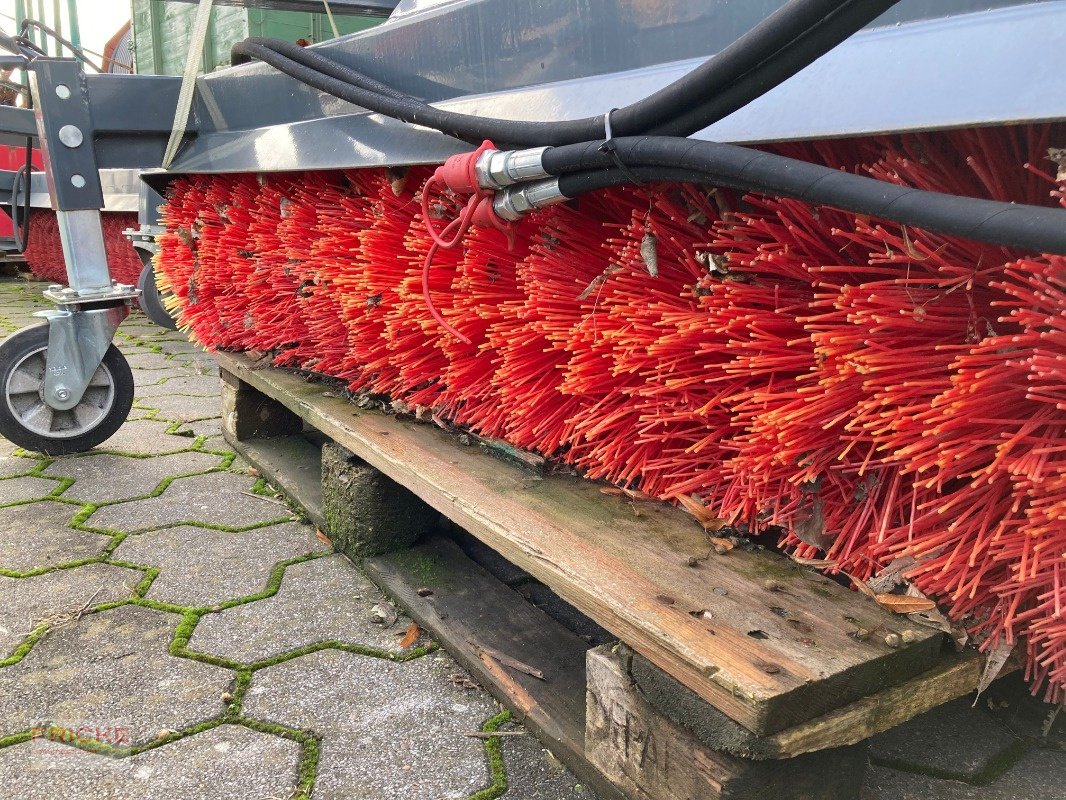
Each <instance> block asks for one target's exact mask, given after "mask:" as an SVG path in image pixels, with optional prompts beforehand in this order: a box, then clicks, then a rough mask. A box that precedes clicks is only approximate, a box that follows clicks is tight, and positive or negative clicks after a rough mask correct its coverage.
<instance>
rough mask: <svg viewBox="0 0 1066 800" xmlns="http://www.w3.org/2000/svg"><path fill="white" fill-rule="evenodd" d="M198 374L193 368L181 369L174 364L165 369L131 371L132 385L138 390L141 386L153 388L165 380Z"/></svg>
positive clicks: (181, 367) (178, 365)
mask: <svg viewBox="0 0 1066 800" xmlns="http://www.w3.org/2000/svg"><path fill="white" fill-rule="evenodd" d="M198 374H200V373H199V372H197V371H196V369H194V368H193V367H183V366H182V365H181V364H174V365H173V366H171V367H168V368H167V369H135V370H133V385H134V386H135V387H136V388H138V389H140V388H141V387H142V386H155V385H156V384H158V383H160V382H161V381H164V380H166V379H167V378H181V377H185V376H189V375H198Z"/></svg>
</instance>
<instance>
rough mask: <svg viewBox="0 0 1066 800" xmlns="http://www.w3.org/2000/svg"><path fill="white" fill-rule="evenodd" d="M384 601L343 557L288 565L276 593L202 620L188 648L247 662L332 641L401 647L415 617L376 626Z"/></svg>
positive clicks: (372, 586) (330, 557)
mask: <svg viewBox="0 0 1066 800" xmlns="http://www.w3.org/2000/svg"><path fill="white" fill-rule="evenodd" d="M385 602H386V601H385V600H384V599H383V597H382V596H381V593H380V592H379V591H378V589H377V588H376V587H375V586H374V585H373V584H372V583H371V582H370V581H369V579H367V578H366V576H364V575H363V574H362V573H361V572H360V571H359V570H358V569H356V568H355V567H354V566H353V565H352V563H351V562H350V561H348V559H346V558H345V557H344V556H341V555H334V556H326V557H324V558H317V559H314V560H312V561H305V562H302V563H300V564H293V565H291V566H289V567H287V568H286V570H285V576H284V578H283V579H282V582H281V588H280V589H279V590H278V593H277V594H276V595H274V596H273V597H268V598H266V599H265V600H258V601H256V602H254V603H248V604H247V605H241V606H234V607H233V608H228V609H226V610H225V611H222V612H220V613H218V614H209V615H208V616H206V617H204V618H203V619H201V620H200V624H199V625H197V626H196V630H195V632H194V633H193V635H192V639H191V640H190V642H189V648H190V649H191V650H195V651H197V652H201V653H210V654H212V655H216V656H224V657H226V658H231V659H233V660H235V661H242V662H246V663H247V662H252V661H257V660H259V659H263V658H269V657H271V656H275V655H278V654H281V653H286V652H288V651H290V650H293V649H295V648H297V647H302V646H303V645H308V644H314V643H315V642H323V641H330V640H337V641H341V642H346V643H350V644H362V645H368V646H371V647H377V648H381V649H383V650H397V649H398V646H399V637H398V636H397V635H396V634H400V635H401V636H402V634H403V633H404V631H406V630H407V626H408V625H410V620H408V619H407V618H406V617H404V616H403V615H400V616H398V617H397V619H396V621H395V622H394V623H393V624H392V625H391V626H389V627H388V628H385V627H384V626H383V625H375V624H373V623H372V622H371V610H372V609H373V607H374V605H376V604H379V603H385Z"/></svg>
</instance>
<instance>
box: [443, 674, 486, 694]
mask: <svg viewBox="0 0 1066 800" xmlns="http://www.w3.org/2000/svg"><path fill="white" fill-rule="evenodd" d="M448 680H449V681H451V684H452V686H454V687H455V688H456V689H464V690H466V691H473V690H474V689H480V688H481V684H480V683H476V682H474V681H473V680H471V679H470V678H469V677H468V676H466V675H463V674H461V673H458V672H457V673H454V674H452V675H449V676H448Z"/></svg>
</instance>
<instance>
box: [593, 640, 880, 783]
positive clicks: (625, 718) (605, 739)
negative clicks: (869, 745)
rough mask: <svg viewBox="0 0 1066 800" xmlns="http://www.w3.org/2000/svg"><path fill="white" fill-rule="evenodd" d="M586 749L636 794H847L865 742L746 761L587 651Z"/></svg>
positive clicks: (612, 657) (858, 779) (613, 662)
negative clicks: (664, 710)
mask: <svg viewBox="0 0 1066 800" xmlns="http://www.w3.org/2000/svg"><path fill="white" fill-rule="evenodd" d="M586 664H587V667H586V676H587V680H588V692H587V707H586V712H585V718H586V724H585V755H586V757H587V758H588V759H589V761H591V762H592V763H593V764H594V765H595V766H596V767H598V768H599V769H600V770H601V771H602V772H603V773H604V774H605V775H606V776H607V777H608V778H609V779H610V780H612V781H613V782H614V784H615V785H616V786H618V788H620V789H621V790H622V791H623V792H625V793H626V795H627V796H629V797H631V798H640V799H641V800H717V798H729V800H765V798H771V797H773V798H780V800H792V799H793V798H797V799H798V798H803V799H804V800H816V799H817V800H852V798H854V797H857V796H858V793H859V788H860V786H861V785H862V777H863V773H864V772H865V769H866V754H865V749H864V748H861V747H851V748H842V749H836V750H830V751H825V752H822V753H816V754H813V755H806V756H800V757H799V758H796V759H791V760H789V761H750V760H745V759H740V758H736V757H734V756H731V755H728V754H726V753H722V752H718V751H716V750H714V749H712V748H709V747H707V746H706V745H704V744H703V743H701V742H700V741H699V740H698V739H697V738H696V737H695V736H693V735H692V733H691V732H690V731H688V730H686V729H685V728H683V727H681V726H679V725H677V724H676V723H674V722H672V721H671V720H670V719H668V718H667V717H665V716H663V715H662V714H661V713H660V712H659V711H658V710H657V709H655V708H653V707H652V706H651V705H650V704H649V703H648V702H647V701H646V700H645V699H644V696H643V695H642V693H641V692H640V691H639V689H638V688H637V686H636V684H634V682H633V680H632V678H631V677H630V675H629V673H628V671H627V670H626V668H625V663H624V658H623V657H622V656H620V655H618V654H617V653H615V652H612V651H611V650H609V649H608V648H606V647H598V648H596V649H594V650H590V651H589V652H588V654H587V659H586Z"/></svg>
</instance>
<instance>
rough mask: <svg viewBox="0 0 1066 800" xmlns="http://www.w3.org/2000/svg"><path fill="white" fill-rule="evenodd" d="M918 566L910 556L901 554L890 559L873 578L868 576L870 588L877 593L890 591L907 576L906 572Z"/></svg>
mask: <svg viewBox="0 0 1066 800" xmlns="http://www.w3.org/2000/svg"><path fill="white" fill-rule="evenodd" d="M916 566H918V562H917V561H916V560H915V559H914V558H913V557H911V556H903V557H902V558H897V559H895V560H894V561H892V562H891V563H890V564H889V565H888V566H887V567H885V568H884V569H883V570H881V571H880V572H879V573H877V575H876V576H875V577H873V578H870V588H871V589H873V590H874V591H875V592H877V593H878V594H881V593H883V592H891V591H892V590H893V589H895V588H896V587H897V586H899V585H900V584H901V583H903V581H904V579H905V578H906V577H907V573H908V572H909V571H910V570H911V569H912V568H913V567H916Z"/></svg>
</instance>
